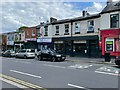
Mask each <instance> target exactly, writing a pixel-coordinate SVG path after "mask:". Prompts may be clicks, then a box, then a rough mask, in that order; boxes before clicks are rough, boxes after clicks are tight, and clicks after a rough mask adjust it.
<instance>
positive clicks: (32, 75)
mask: <svg viewBox="0 0 120 90" xmlns="http://www.w3.org/2000/svg"><path fill="white" fill-rule="evenodd" d="M10 71H11V72H15V73H19V74H23V75H28V76H31V77H35V78H42V77H41V76H36V75H33V74H29V73H25V72H20V71H16V70H10Z"/></svg>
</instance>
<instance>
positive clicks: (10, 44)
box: [7, 41, 14, 50]
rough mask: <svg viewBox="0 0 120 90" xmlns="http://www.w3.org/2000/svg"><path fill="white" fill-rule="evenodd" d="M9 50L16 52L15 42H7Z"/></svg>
mask: <svg viewBox="0 0 120 90" xmlns="http://www.w3.org/2000/svg"><path fill="white" fill-rule="evenodd" d="M7 50H14V41H7Z"/></svg>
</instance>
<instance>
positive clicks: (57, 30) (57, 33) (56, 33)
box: [55, 25, 60, 35]
mask: <svg viewBox="0 0 120 90" xmlns="http://www.w3.org/2000/svg"><path fill="white" fill-rule="evenodd" d="M57 27H58V28H57ZM55 28H56V32H55V35H59V29H60V28H59V25H57V26H55Z"/></svg>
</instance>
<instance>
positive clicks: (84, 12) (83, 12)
mask: <svg viewBox="0 0 120 90" xmlns="http://www.w3.org/2000/svg"><path fill="white" fill-rule="evenodd" d="M82 15H83V17H86V16H88V15H90V14H89V13H88V12H87V11H85V10H83V11H82Z"/></svg>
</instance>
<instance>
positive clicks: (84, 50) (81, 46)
mask: <svg viewBox="0 0 120 90" xmlns="http://www.w3.org/2000/svg"><path fill="white" fill-rule="evenodd" d="M98 41H99V39H98V35H94V36H74V37H59V38H53V45H54V46H53V47H54V49H55V50H57V51H58V52H60V53H64V54H65V55H68V56H73V57H74V56H77V57H99V56H100V54H99V42H98Z"/></svg>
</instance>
